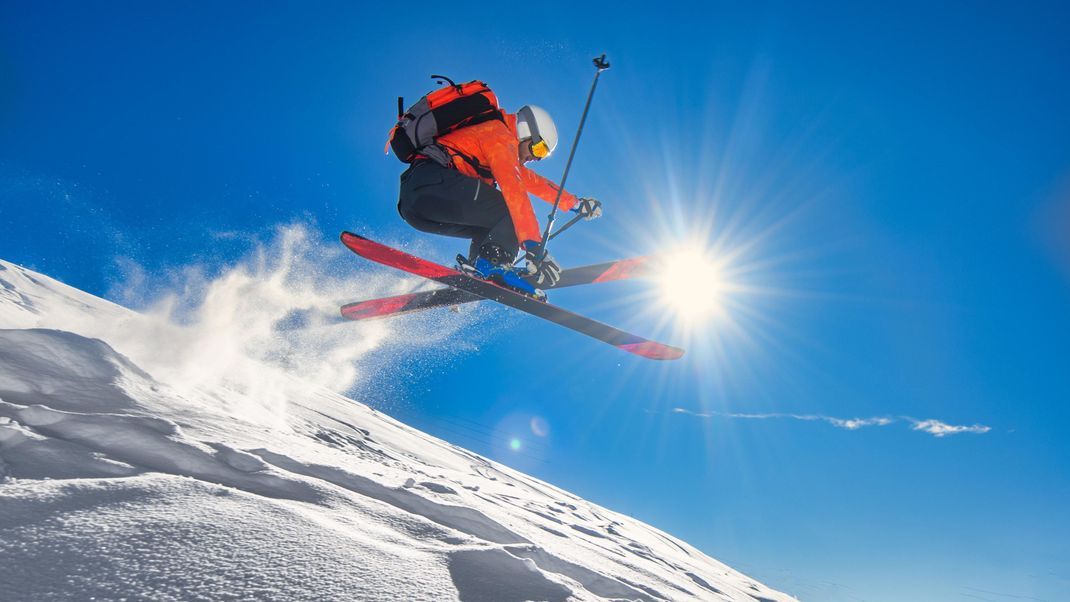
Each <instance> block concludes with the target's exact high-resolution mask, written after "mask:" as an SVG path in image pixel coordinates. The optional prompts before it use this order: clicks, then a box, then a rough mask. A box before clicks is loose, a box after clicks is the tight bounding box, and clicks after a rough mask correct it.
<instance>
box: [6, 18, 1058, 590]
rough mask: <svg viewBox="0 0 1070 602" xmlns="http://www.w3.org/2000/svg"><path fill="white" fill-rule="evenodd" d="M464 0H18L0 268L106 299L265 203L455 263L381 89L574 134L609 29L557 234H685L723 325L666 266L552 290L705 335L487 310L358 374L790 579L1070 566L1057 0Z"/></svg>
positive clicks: (381, 402) (1052, 574)
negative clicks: (404, 156)
mask: <svg viewBox="0 0 1070 602" xmlns="http://www.w3.org/2000/svg"><path fill="white" fill-rule="evenodd" d="M448 7H449V8H448V9H447V5H444V4H429V5H419V4H411V3H409V4H406V5H405V9H404V10H403V11H400V10H399V9H398V8H396V7H391V8H371V7H366V6H361V5H357V4H356V3H338V4H332V3H317V4H316V5H315V7H313V8H308V7H302V6H300V5H299V4H298V3H281V2H278V3H276V2H273V3H267V4H265V3H227V4H223V5H220V6H212V7H208V6H207V5H201V6H197V5H189V4H188V3H171V2H154V3H92V4H85V3H69V4H68V3H46V4H42V3H29V2H21V3H14V4H11V3H9V4H8V5H7V6H6V7H5V9H4V13H5V17H4V18H3V19H0V257H3V258H4V259H6V260H9V261H14V262H17V263H20V264H23V265H26V266H28V267H31V268H33V269H36V270H39V271H41V272H43V273H46V274H48V275H51V276H53V277H56V278H59V279H61V280H63V281H65V282H67V283H69V284H72V285H74V286H77V287H79V288H82V289H85V290H87V291H90V292H93V293H96V294H100V295H105V296H107V295H109V294H113V291H115V290H116V288H117V287H118V286H120V285H121V284H122V279H123V278H124V277H125V275H126V274H127V273H128V271H127V270H126V269H125V268H124V266H126V265H129V262H131V261H132V262H136V263H137V264H138V265H140V266H142V268H143V269H144V270H145V274H146V275H147V277H148V284H147V286H150V287H151V286H152V285H153V283H154V282H157V281H158V282H163V281H164V280H165V274H166V273H167V272H168V271H169V270H173V269H174V268H176V267H180V266H184V265H190V264H200V265H206V266H210V267H215V268H217V269H225V266H227V265H231V264H232V263H234V262H236V261H239V260H240V259H241V258H242V257H243V256H245V255H246V254H248V253H249V252H250V243H249V242H248V239H247V238H245V237H234V236H231V237H226V238H221V237H220V236H219V233H220V232H231V233H234V232H238V233H244V234H248V235H250V236H253V237H261V238H263V239H266V238H269V237H270V236H271V232H272V231H273V229H274V228H275V227H276V226H278V225H279V224H292V223H303V224H307V225H308V226H309V227H310V228H311V229H312V231H314V232H316V233H317V236H318V237H319V238H321V239H322V241H323V244H326V245H331V244H334V243H333V240H334V238H335V237H336V236H337V233H338V232H339V231H341V230H343V229H352V230H356V231H359V232H362V233H365V234H369V235H373V236H376V237H378V238H382V239H387V240H400V241H405V242H409V243H417V242H421V241H422V244H423V245H424V246H423V247H421V248H423V249H429V250H430V254H431V255H432V256H433V258H434V259H438V260H441V261H446V260H448V258H450V257H452V254H454V253H456V252H457V251H458V250H459V249H460V246H458V244H457V243H456V242H452V241H450V240H448V239H435V238H428V237H427V236H425V235H420V234H418V233H415V232H412V231H410V230H409V229H408V228H407V227H406V226H405V224H403V223H402V222H401V220H400V219H399V218H398V216H397V213H396V209H395V202H396V192H397V191H396V189H397V176H398V174H399V173H400V171H401V169H402V165H401V164H400V163H398V162H397V161H396V160H395V159H394V158H392V157H389V156H387V157H384V156H383V154H382V145H383V142H384V138H385V133H386V130H387V129H388V128H389V127H390V125H391V120H392V118H393V116H394V110H395V97H396V96H397V95H405V96H406V98H408V99H410V100H415V99H416V98H417V97H418V96H419V95H420V94H422V93H424V92H426V91H427V90H428V89H429V88H430V86H431V85H432V83H431V81H430V79H428V75H429V74H431V73H444V74H447V75H451V76H454V77H456V78H458V79H471V78H479V79H483V80H485V81H487V82H488V83H490V84H491V85H492V86H493V87H494V89H495V90H496V91H497V92H498V95H499V97H500V98H501V99H502V101H503V103H504V104H505V105H506V106H507V107H511V108H513V109H515V108H516V107H518V106H519V105H521V104H524V103H527V102H531V103H535V104H539V105H541V106H543V107H545V108H546V109H548V110H549V111H550V112H551V113H552V114H553V115H555V116H556V118H557V120H558V124H559V127H560V129H561V132H562V133H563V138H564V144H568V143H569V142H571V135H572V132H573V131H574V130H575V127H576V124H577V123H578V119H579V113H580V110H581V108H582V103H583V99H584V97H585V94H586V91H587V87H588V86H589V83H590V78H591V76H592V72H593V69H592V67H591V66H590V59H591V57H593V56H596V55H598V54H601V53H602V52H606V53H608V55H609V58H610V60H611V62H612V63H613V68H612V69H611V70H610V71H609V72H607V73H606V74H605V75H604V76H603V78H602V81H601V83H600V84H599V90H598V93H597V96H596V98H595V101H594V107H593V112H592V115H591V117H590V121H589V122H588V128H587V130H586V131H585V133H584V139H583V141H582V144H581V145H580V148H579V151H578V154H577V159H576V163H575V165H574V166H573V172H572V175H570V180H569V188H570V189H571V190H573V191H574V192H576V193H579V194H584V195H591V196H596V197H598V198H600V199H602V200H603V201H604V202H605V207H606V216H605V217H604V218H603V219H602V220H600V221H598V222H593V223H591V224H584V225H583V226H582V227H578V228H577V229H576V230H575V231H574V232H571V233H570V234H569V235H567V236H564V237H562V238H561V239H560V243H559V244H558V243H556V241H555V245H556V246H555V247H554V248H553V249H554V253H555V255H556V256H557V257H558V258H559V259H560V260H562V262H563V263H565V264H567V265H577V264H582V263H588V262H596V261H603V260H607V259H610V258H615V257H621V256H627V255H638V254H646V253H651V252H654V251H656V250H659V249H662V248H666V247H668V246H671V245H673V244H675V243H676V242H679V241H684V240H696V239H698V240H700V241H702V242H703V243H704V244H705V245H707V246H708V247H710V248H712V249H714V250H715V251H716V253H717V254H718V256H719V257H721V258H723V260H724V261H725V262H726V267H725V273H726V279H727V280H729V281H731V282H732V283H733V284H734V285H736V286H735V288H734V289H733V290H732V291H729V292H726V293H725V296H724V300H723V304H724V315H723V316H720V317H718V318H717V319H714V320H711V321H709V322H706V323H704V324H701V325H692V326H687V327H684V326H682V325H681V324H680V323H679V322H678V321H674V320H669V321H666V317H667V315H668V314H667V313H666V310H665V308H664V307H662V306H661V305H660V304H659V303H658V302H657V301H656V300H655V299H653V298H650V297H649V296H648V295H646V292H647V291H648V289H649V284H645V283H623V284H612V285H610V284H607V285H603V286H601V287H594V286H592V287H587V288H585V289H582V290H572V291H561V292H559V293H558V294H556V295H554V296H553V300H554V301H555V302H557V303H560V304H562V305H566V306H568V307H570V308H576V309H581V310H584V311H586V312H588V313H591V314H592V315H595V316H596V317H599V318H601V319H603V320H606V321H608V322H612V323H616V324H622V325H626V326H628V327H630V328H633V329H635V330H636V331H637V332H639V333H645V334H658V335H659V336H660V337H661V338H664V339H669V340H670V341H671V342H681V343H683V344H684V345H685V346H687V347H688V349H689V353H688V355H687V356H686V357H685V359H684V360H682V361H679V362H675V363H656V362H650V361H645V360H641V359H638V358H632V357H630V356H627V355H625V354H622V353H620V352H618V351H616V350H614V349H612V348H608V347H605V346H602V345H599V344H598V343H596V342H593V341H588V340H586V339H583V338H580V337H577V336H575V335H573V334H571V333H568V332H566V331H564V330H561V329H557V328H554V327H552V326H549V325H547V324H544V323H542V322H540V321H537V320H534V319H528V318H523V317H516V316H513V315H512V314H509V313H507V312H504V311H489V312H488V314H487V317H486V318H485V319H481V320H479V321H478V322H477V323H476V324H475V325H474V326H472V327H471V329H470V330H469V331H468V332H469V333H470V334H473V336H476V337H477V338H478V340H479V344H478V345H477V347H476V348H475V349H472V348H466V347H465V346H464V345H461V344H460V342H459V344H458V351H457V352H456V353H449V352H447V353H446V355H448V356H449V360H448V361H442V360H441V358H439V359H429V358H428V357H427V356H426V354H419V353H416V354H413V355H412V356H406V355H405V354H404V353H402V354H400V355H399V356H398V357H397V358H396V359H395V360H394V362H395V364H396V365H395V366H394V369H395V370H396V372H395V373H406V374H410V375H411V376H409V377H407V378H405V379H402V380H401V381H400V382H401V385H395V386H390V387H387V386H383V387H381V388H378V389H377V388H375V387H365V388H363V389H361V390H360V391H359V392H358V393H359V394H358V396H359V397H360V398H361V399H364V400H365V401H368V402H369V403H372V404H373V405H378V406H380V407H388V408H390V411H391V413H392V414H394V415H395V416H397V417H398V418H400V419H401V420H403V421H406V422H409V423H411V424H413V425H414V426H417V427H419V428H422V429H424V430H427V431H429V432H431V433H434V434H437V435H439V436H442V437H444V438H446V439H448V440H451V441H454V442H456V443H458V444H461V445H464V446H466V447H469V448H471V449H473V450H475V451H477V452H480V453H484V454H487V455H489V456H491V457H493V458H495V459H498V460H501V461H503V462H505V463H508V464H510V465H513V466H516V467H518V468H521V469H523V470H526V471H528V472H530V473H532V474H534V475H536V476H538V477H540V478H543V479H546V480H548V481H550V482H552V483H555V484H557V485H560V486H562V487H564V488H566V489H569V490H572V491H574V492H576V493H578V494H580V495H582V496H584V497H587V498H589V499H591V500H593V501H596V502H598V503H601V504H603V505H605V506H608V507H610V508H613V509H615V510H618V511H621V512H624V513H627V514H630V515H633V516H636V517H638V518H640V519H643V520H645V521H648V522H650V523H652V524H654V525H656V526H658V527H660V528H662V529H665V530H667V531H669V532H671V533H673V534H674V535H677V536H680V537H682V538H684V539H686V540H688V541H689V542H691V543H693V544H694V545H696V546H698V547H700V548H701V549H703V550H704V551H705V552H707V553H708V554H710V555H711V556H714V557H716V558H718V559H720V560H722V561H724V562H726V563H728V564H729V565H731V566H733V567H736V568H739V569H741V570H743V571H745V572H749V573H751V574H753V575H754V576H755V577H757V578H759V579H762V580H763V581H765V582H767V583H769V584H770V585H771V586H774V587H777V588H779V589H782V590H784V591H788V592H790V593H794V594H796V595H798V596H800V597H802V598H804V599H811V600H816V599H821V600H905V599H911V600H950V599H983V600H1011V599H1031V600H1032V599H1036V600H1055V599H1059V598H1060V597H1061V596H1063V595H1065V594H1063V592H1065V591H1070V552H1068V550H1067V546H1066V544H1065V542H1066V541H1067V540H1070V524H1068V517H1067V512H1066V508H1068V507H1070V443H1068V442H1067V440H1066V436H1065V433H1066V432H1067V427H1068V426H1070V410H1068V409H1067V406H1068V404H1067V402H1068V401H1070V369H1068V368H1067V366H1070V346H1068V345H1067V340H1068V338H1070V318H1068V312H1067V308H1068V307H1070V305H1068V302H1070V242H1068V241H1070V145H1068V144H1067V143H1066V141H1067V140H1070V121H1068V112H1067V111H1066V107H1067V106H1070V87H1068V84H1067V79H1066V77H1065V75H1066V73H1068V72H1070V70H1068V68H1070V32H1068V31H1067V29H1068V28H1067V25H1066V24H1067V23H1068V22H1070V19H1068V16H1070V15H1068V14H1067V11H1066V9H1065V8H1064V7H1062V6H1060V5H1059V4H1058V3H1042V2H1036V3H1029V4H1028V6H1027V7H1022V6H1020V5H1018V4H1016V3H983V5H982V4H980V3H944V4H941V5H940V6H935V5H932V4H931V3H901V4H898V5H897V6H894V7H883V8H881V7H872V6H870V7H864V6H858V5H857V3H842V4H837V3H828V4H822V5H821V6H816V7H815V6H808V7H803V6H797V5H795V3H783V4H781V3H745V5H744V4H743V3H701V4H697V3H696V4H688V5H683V4H679V5H678V4H666V5H665V6H658V7H656V8H653V7H651V6H649V5H641V4H636V5H630V4H619V5H612V6H610V5H604V6H599V7H593V6H585V5H579V4H576V3H562V4H558V3H552V2H547V3H540V4H537V5H535V4H533V5H529V6H525V7H524V9H523V10H519V11H517V12H511V11H509V10H508V8H507V7H504V6H499V5H495V6H489V5H486V4H478V5H477V4H474V5H471V6H470V7H468V8H464V7H462V6H461V5H457V4H455V3H454V4H449V5H448ZM564 156H565V153H564V152H559V153H558V154H557V156H555V157H554V158H552V159H551V160H550V161H548V162H546V163H545V164H543V165H539V166H538V169H539V170H540V171H541V172H542V173H543V174H544V175H547V176H548V177H552V178H557V177H559V176H560V172H561V170H562V169H563V167H564ZM545 207H546V206H545V205H541V204H540V205H537V206H536V212H537V214H538V215H539V216H540V217H541V216H543V215H545V213H546V211H545ZM353 261H354V262H358V261H360V260H359V259H358V258H356V257H354V258H353ZM344 300H348V299H340V301H344ZM355 333H356V334H355V336H359V331H355ZM462 334H463V333H462ZM535 417H537V418H538V419H539V420H541V421H542V422H540V425H545V426H542V427H540V428H538V429H532V428H531V427H530V423H531V420H532V419H533V418H535ZM800 417H801V418H800ZM812 417H816V418H814V419H807V418H812ZM820 417H826V418H828V419H825V418H820ZM833 418H835V419H867V418H887V419H889V421H890V423H889V424H885V425H879V424H870V425H868V426H860V427H858V428H855V429H848V428H844V427H845V426H846V425H845V424H843V423H836V422H835V421H833V420H830V419H833ZM928 419H934V420H938V421H941V423H944V424H948V425H958V426H966V427H972V426H974V425H983V426H984V427H988V429H989V430H987V431H986V432H983V433H979V432H963V433H957V434H949V435H946V436H941V437H937V436H934V435H933V434H931V433H929V432H926V431H924V430H917V429H915V428H914V427H915V426H917V425H918V424H922V426H924V425H925V424H926V423H921V422H919V421H924V420H928ZM928 424H931V423H928ZM978 430H984V429H978ZM535 431H538V432H539V433H542V436H539V435H538V434H536V433H535ZM513 439H516V440H517V441H519V442H520V451H519V452H517V451H513V450H511V449H510V446H509V441H511V440H513ZM1015 596H1017V598H1016V597H1015Z"/></svg>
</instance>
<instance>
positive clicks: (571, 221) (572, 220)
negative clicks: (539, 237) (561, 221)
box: [546, 215, 583, 242]
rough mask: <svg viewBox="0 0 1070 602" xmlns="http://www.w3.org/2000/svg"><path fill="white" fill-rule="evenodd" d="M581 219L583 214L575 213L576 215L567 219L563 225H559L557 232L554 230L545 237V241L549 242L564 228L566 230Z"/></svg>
mask: <svg viewBox="0 0 1070 602" xmlns="http://www.w3.org/2000/svg"><path fill="white" fill-rule="evenodd" d="M581 219H583V216H582V215H577V216H576V217H574V218H572V219H570V220H568V223H566V224H565V225H564V226H561V229H560V230H558V231H557V232H554V233H553V234H551V235H550V236H549V237H548V238H547V239H546V242H550V241H551V240H553V239H555V238H557V237H558V236H560V235H561V233H562V232H564V231H565V230H568V229H569V228H571V227H572V226H574V225H576V222H578V221H580V220H581Z"/></svg>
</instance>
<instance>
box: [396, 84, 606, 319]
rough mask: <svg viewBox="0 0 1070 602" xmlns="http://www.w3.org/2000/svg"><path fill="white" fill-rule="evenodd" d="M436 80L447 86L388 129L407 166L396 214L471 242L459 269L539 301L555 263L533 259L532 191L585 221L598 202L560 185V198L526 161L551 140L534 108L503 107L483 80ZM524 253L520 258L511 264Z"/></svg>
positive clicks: (545, 257) (549, 126) (546, 121)
mask: <svg viewBox="0 0 1070 602" xmlns="http://www.w3.org/2000/svg"><path fill="white" fill-rule="evenodd" d="M434 77H440V76H434ZM442 79H446V81H449V83H450V87H449V88H442V89H440V90H437V91H435V92H432V93H431V94H428V95H427V96H425V97H423V98H422V99H421V101H420V103H417V105H414V106H413V107H411V108H410V109H409V110H408V111H407V112H405V113H402V114H401V115H400V116H399V121H398V125H396V126H395V128H394V130H392V131H391V141H390V145H391V146H392V147H393V149H394V152H395V154H396V155H398V158H400V159H402V160H403V161H407V162H409V163H411V165H410V166H409V168H408V169H406V170H405V171H404V173H402V174H401V187H400V193H399V198H398V213H400V214H401V217H402V218H403V219H404V220H405V221H406V222H407V223H408V224H409V225H411V226H412V227H414V228H416V229H417V230H420V231H422V232H430V233H433V234H441V235H445V236H453V237H457V238H466V239H469V240H470V241H471V244H470V246H469V250H468V254H467V256H464V255H458V256H457V261H458V267H459V268H460V269H461V270H462V271H464V272H466V273H468V274H469V275H472V276H476V277H479V278H483V279H486V280H493V281H496V282H498V283H500V284H504V285H506V286H509V287H511V288H514V289H517V290H520V291H521V292H525V293H527V294H530V295H533V296H536V297H540V298H542V297H544V295H543V294H542V292H541V290H538V289H540V288H545V287H550V286H553V285H554V284H555V283H556V282H557V280H558V278H559V277H560V273H561V268H560V266H558V264H557V262H556V261H555V260H554V258H553V257H552V256H550V255H549V254H546V253H542V257H538V256H537V254H539V253H540V251H541V250H542V249H541V247H542V245H541V243H542V237H541V235H540V233H539V222H538V219H537V218H536V217H535V212H534V210H533V208H532V206H531V201H530V200H529V199H528V194H533V195H535V196H537V197H539V198H541V199H543V200H544V201H546V202H547V203H553V202H554V200H555V199H557V198H560V200H559V202H558V208H559V209H563V210H572V211H574V212H576V213H578V214H579V215H581V216H583V217H584V218H586V219H588V220H590V219H595V218H597V217H599V216H601V215H602V205H601V203H600V202H599V201H597V200H595V199H591V198H577V197H576V196H574V195H572V194H571V193H569V192H567V191H565V190H560V196H559V190H558V186H557V185H556V184H554V183H553V182H551V181H550V180H548V179H546V178H544V177H542V176H540V175H539V174H537V173H535V172H533V171H531V170H530V169H528V168H527V167H526V166H525V164H527V163H529V162H531V161H540V160H542V159H545V158H546V157H549V156H550V154H551V153H552V152H553V150H554V148H555V147H556V146H557V128H556V126H555V125H554V122H553V120H552V119H551V118H550V115H549V113H547V112H546V111H545V110H543V109H542V108H540V107H537V106H535V105H525V106H523V107H521V108H520V109H519V110H518V111H517V112H516V113H515V114H511V113H507V112H505V111H504V110H501V109H499V108H498V107H497V99H496V98H495V97H494V95H493V93H492V92H490V89H489V88H487V87H486V84H483V83H482V82H479V81H473V82H469V83H467V84H461V85H457V84H454V83H453V82H452V81H450V80H448V79H447V78H442ZM436 95H438V98H437V99H436ZM398 101H399V110H400V106H401V104H402V100H401V99H400V98H399V99H398ZM399 112H400V111H399ZM521 251H523V253H524V259H525V260H526V261H525V264H524V265H523V266H520V267H514V260H516V259H517V256H518V253H520V252H521Z"/></svg>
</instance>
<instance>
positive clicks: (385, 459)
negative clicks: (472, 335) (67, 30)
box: [0, 262, 791, 602]
mask: <svg viewBox="0 0 1070 602" xmlns="http://www.w3.org/2000/svg"><path fill="white" fill-rule="evenodd" d="M182 328H183V327H181V326H177V325H173V324H170V325H161V324H160V323H159V322H158V321H157V320H153V319H150V318H149V317H148V316H144V315H142V314H137V313H134V312H131V311H128V310H126V309H124V308H122V307H119V306H117V305H115V304H112V303H109V302H107V301H104V300H101V299H99V298H96V297H93V296H91V295H87V294H85V293H82V292H80V291H77V290H75V289H72V288H70V287H67V286H65V285H63V284H61V283H59V282H56V281H55V280H52V279H50V278H47V277H45V276H41V275H39V274H36V273H34V272H31V271H29V270H25V269H23V268H20V267H18V266H15V265H12V264H9V263H5V262H0V599H3V600H11V601H17V600H43V599H50V600H51V599H83V600H84V599H98V600H101V599H120V598H127V599H157V600H173V599H183V600H218V599H246V600H435V601H440V600H456V599H460V600H465V601H488V602H490V601H493V602H506V601H510V600H516V601H520V600H599V599H614V600H742V601H747V602H754V601H761V602H765V601H771V600H778V601H779V600H790V599H791V598H790V597H788V596H786V595H784V594H781V593H778V592H776V591H773V590H771V589H769V588H767V587H765V586H763V585H761V584H759V583H756V582H755V581H754V580H752V579H750V578H748V577H746V576H745V575H742V574H740V573H738V572H736V571H734V570H732V569H731V568H729V567H727V566H725V565H723V564H721V563H719V562H717V561H715V560H713V559H711V558H709V557H708V556H706V555H705V554H703V553H701V552H699V551H698V550H696V549H695V548H693V547H691V546H689V545H687V544H686V543H683V542H681V541H679V540H677V539H675V538H673V537H671V536H669V535H666V534H665V533H662V532H660V531H658V530H657V529H654V528H652V527H649V526H647V525H645V524H643V523H640V522H638V521H635V520H632V519H630V518H628V517H625V516H622V515H619V514H617V513H614V512H612V511H610V510H607V509H605V508H601V507H599V506H597V505H594V504H591V503H589V502H586V501H584V500H582V499H580V498H577V497H576V496H573V495H571V494H569V493H567V492H564V491H561V490H559V489H557V488H555V487H553V486H551V485H548V484H546V483H543V482H541V481H539V480H537V479H533V478H531V477H528V476H526V475H524V474H521V473H519V472H516V471H514V470H511V469H509V468H506V467H504V466H501V465H499V464H496V463H494V462H491V461H489V460H487V459H485V458H482V457H480V456H477V455H475V454H472V453H470V452H467V451H465V450H463V449H461V448H458V447H456V446H453V445H450V444H448V443H446V442H444V441H441V440H438V439H436V438H434V437H431V436H428V435H425V434H423V433H421V432H419V431H416V430H414V429H411V428H409V427H407V426H405V425H404V424H401V423H399V422H397V421H395V420H393V419H391V418H389V417H388V416H386V415H384V414H382V413H380V412H377V411H375V410H373V409H371V408H368V407H367V406H365V405H363V404H361V403H359V402H355V401H353V400H350V399H347V398H345V397H342V396H340V395H337V394H335V393H333V392H331V391H330V390H328V389H326V388H323V387H321V386H319V385H314V384H311V383H308V382H305V381H302V380H298V379H296V378H294V377H291V376H288V375H286V374H284V373H282V372H280V371H278V370H275V369H273V368H267V367H263V368H262V369H261V368H257V367H256V365H257V364H256V362H255V360H253V359H248V360H247V361H245V362H244V363H235V361H234V358H221V357H218V356H217V355H215V354H222V353H233V350H230V349H227V348H225V346H221V345H216V346H215V347H213V346H212V345H211V344H208V345H204V346H201V347H197V348H195V349H193V350H192V351H191V350H190V349H188V348H182V349H180V348H179V347H180V346H182V345H185V344H186V343H185V341H184V339H183V337H182V333H181V330H182ZM149 349H152V350H154V352H155V353H153V354H151V355H150V354H148V353H147V350H149ZM163 352H167V353H163ZM168 354H170V355H168ZM182 354H185V355H184V356H183V355H182ZM191 355H192V356H195V358H196V359H197V360H199V361H200V362H201V363H202V364H203V366H207V367H212V366H216V367H226V369H225V370H221V372H223V374H221V375H220V377H219V378H218V379H216V380H213V381H201V382H199V383H196V384H195V385H191V384H190V383H189V382H188V380H187V379H184V378H182V377H181V374H182V373H181V371H172V370H169V367H168V364H167V363H166V362H162V361H160V359H159V358H160V357H164V358H166V357H180V356H182V357H185V360H188V359H189V357H190V356H191ZM149 357H152V358H156V359H155V360H154V361H149V360H144V361H143V360H142V358H149ZM235 366H242V368H241V370H244V371H246V372H247V373H246V374H245V375H244V376H246V377H248V376H250V375H252V376H253V377H254V378H236V375H235V374H234V372H235V371H236V370H237V368H235ZM232 377H234V378H232ZM204 382H212V383H214V384H213V385H212V386H206V385H205V384H204Z"/></svg>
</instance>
